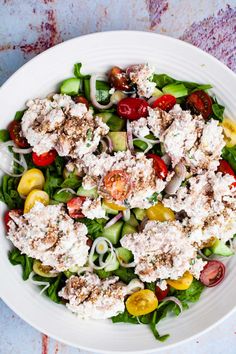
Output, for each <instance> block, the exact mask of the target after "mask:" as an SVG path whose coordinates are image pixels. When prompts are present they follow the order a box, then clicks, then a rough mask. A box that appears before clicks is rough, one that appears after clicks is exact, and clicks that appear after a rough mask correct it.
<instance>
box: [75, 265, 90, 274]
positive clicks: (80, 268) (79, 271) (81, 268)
mask: <svg viewBox="0 0 236 354" xmlns="http://www.w3.org/2000/svg"><path fill="white" fill-rule="evenodd" d="M92 270H93V269H92V268H91V267H79V268H78V270H77V271H76V273H77V274H78V275H80V274H82V273H84V272H92Z"/></svg>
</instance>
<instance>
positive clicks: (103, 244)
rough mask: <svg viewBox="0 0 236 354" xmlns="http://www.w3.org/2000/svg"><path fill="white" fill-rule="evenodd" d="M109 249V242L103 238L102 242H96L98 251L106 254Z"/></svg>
mask: <svg viewBox="0 0 236 354" xmlns="http://www.w3.org/2000/svg"><path fill="white" fill-rule="evenodd" d="M107 251H108V245H107V242H106V241H105V240H101V241H100V242H98V243H97V244H96V252H97V253H98V254H100V255H101V254H102V255H103V254H105V253H106V252H107Z"/></svg>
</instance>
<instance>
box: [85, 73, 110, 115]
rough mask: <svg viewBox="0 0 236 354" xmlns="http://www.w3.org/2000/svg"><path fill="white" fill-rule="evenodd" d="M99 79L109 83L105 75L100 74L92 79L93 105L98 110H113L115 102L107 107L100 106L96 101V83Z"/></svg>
mask: <svg viewBox="0 0 236 354" xmlns="http://www.w3.org/2000/svg"><path fill="white" fill-rule="evenodd" d="M97 79H101V80H104V81H107V78H106V76H105V75H104V74H103V73H100V74H93V75H92V76H91V78H90V99H91V102H92V104H93V105H94V107H96V108H98V109H108V108H111V106H112V105H113V102H111V101H110V102H109V103H108V104H106V105H102V104H100V103H99V102H98V101H97V99H96V82H97Z"/></svg>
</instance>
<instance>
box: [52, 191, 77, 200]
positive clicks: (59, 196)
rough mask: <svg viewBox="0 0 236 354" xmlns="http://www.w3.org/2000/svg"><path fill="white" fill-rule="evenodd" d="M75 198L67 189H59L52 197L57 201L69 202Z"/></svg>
mask: <svg viewBox="0 0 236 354" xmlns="http://www.w3.org/2000/svg"><path fill="white" fill-rule="evenodd" d="M72 198H73V194H72V193H70V192H67V191H62V192H61V191H60V190H59V191H57V192H56V193H54V194H53V196H52V199H54V200H56V201H57V202H61V203H67V202H69V201H70V200H71V199H72Z"/></svg>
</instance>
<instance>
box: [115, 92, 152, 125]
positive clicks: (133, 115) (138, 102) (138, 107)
mask: <svg viewBox="0 0 236 354" xmlns="http://www.w3.org/2000/svg"><path fill="white" fill-rule="evenodd" d="M147 108H148V103H147V101H145V100H143V99H142V98H132V97H127V98H123V100H121V101H120V102H119V103H118V106H117V113H118V115H119V116H120V117H122V118H125V119H129V120H136V119H139V118H141V117H147V116H148V109H147Z"/></svg>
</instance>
